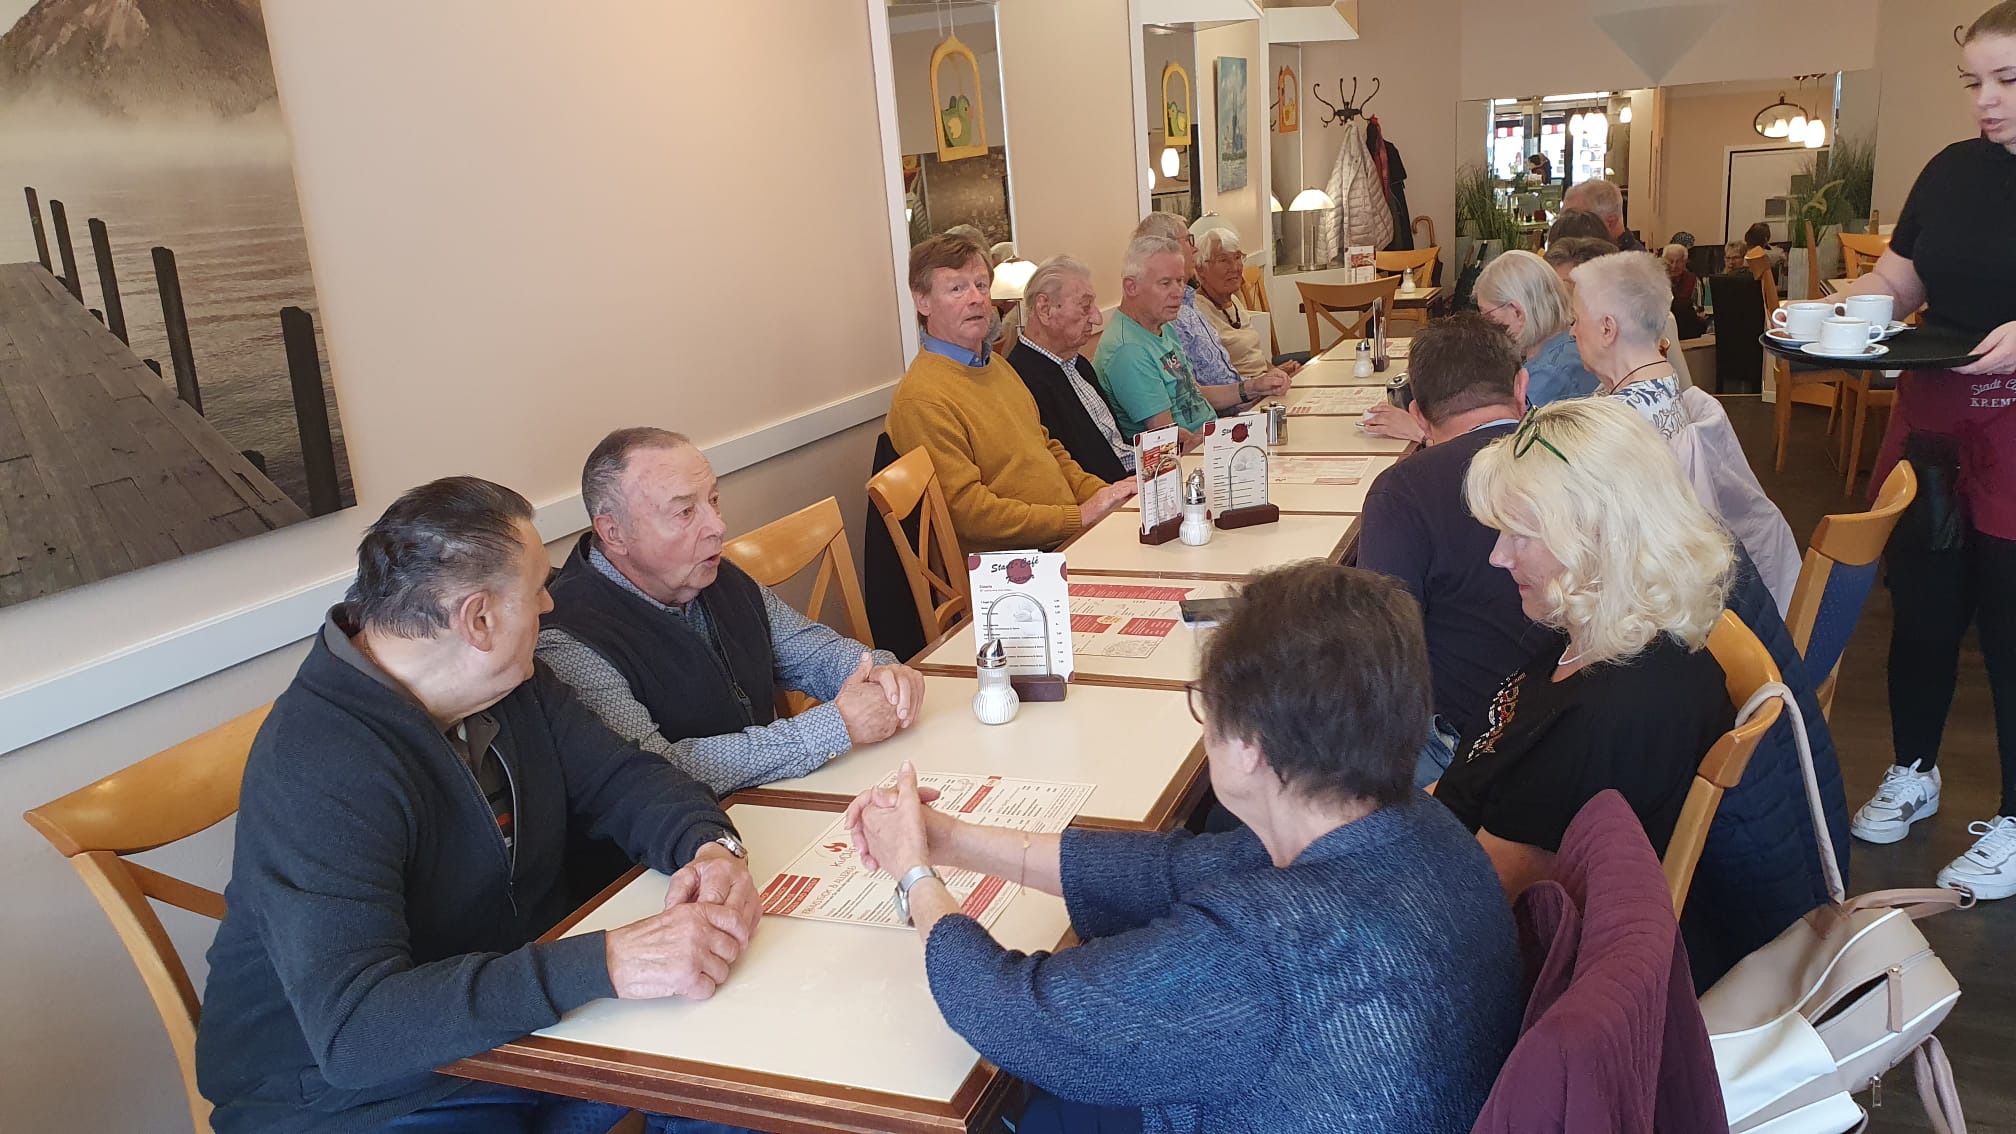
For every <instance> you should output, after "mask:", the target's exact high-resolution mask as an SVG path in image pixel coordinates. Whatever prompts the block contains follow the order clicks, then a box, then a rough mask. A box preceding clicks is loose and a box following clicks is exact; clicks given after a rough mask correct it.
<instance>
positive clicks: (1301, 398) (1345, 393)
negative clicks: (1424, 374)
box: [1273, 370, 1400, 432]
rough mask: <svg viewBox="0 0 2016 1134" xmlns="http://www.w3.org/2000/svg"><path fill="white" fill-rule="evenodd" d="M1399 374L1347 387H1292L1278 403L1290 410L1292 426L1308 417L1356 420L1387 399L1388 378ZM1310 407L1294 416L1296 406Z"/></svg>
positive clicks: (1394, 373)
mask: <svg viewBox="0 0 2016 1134" xmlns="http://www.w3.org/2000/svg"><path fill="white" fill-rule="evenodd" d="M1398 373H1400V371H1398V370H1388V371H1387V372H1386V373H1384V374H1381V375H1379V376H1378V378H1379V380H1378V381H1377V382H1356V383H1353V384H1351V385H1349V386H1295V387H1293V388H1291V389H1290V390H1289V391H1288V392H1287V393H1285V394H1283V395H1281V397H1280V398H1279V399H1273V400H1278V401H1279V402H1280V403H1281V404H1282V405H1284V406H1287V407H1288V408H1289V418H1288V423H1289V426H1290V431H1291V432H1292V431H1293V427H1294V426H1295V425H1296V424H1298V423H1300V422H1302V421H1305V420H1307V419H1308V418H1310V417H1315V416H1322V417H1358V416H1361V415H1363V414H1364V412H1365V410H1366V409H1367V408H1369V407H1370V406H1373V405H1375V404H1379V403H1383V402H1384V401H1385V400H1386V390H1385V388H1384V387H1385V385H1386V382H1387V380H1388V379H1390V378H1392V377H1393V376H1394V375H1396V374H1398ZM1305 405H1306V406H1309V407H1310V408H1309V409H1306V410H1304V411H1303V412H1302V413H1300V414H1296V413H1294V410H1295V408H1296V407H1297V406H1305Z"/></svg>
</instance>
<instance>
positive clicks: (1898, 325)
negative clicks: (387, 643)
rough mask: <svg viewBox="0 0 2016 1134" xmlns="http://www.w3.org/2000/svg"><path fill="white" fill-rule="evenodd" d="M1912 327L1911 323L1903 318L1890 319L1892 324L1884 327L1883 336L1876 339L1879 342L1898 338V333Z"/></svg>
mask: <svg viewBox="0 0 2016 1134" xmlns="http://www.w3.org/2000/svg"><path fill="white" fill-rule="evenodd" d="M1910 329H1911V324H1909V323H1906V322H1905V321H1903V320H1902V319H1892V320H1890V325H1889V326H1887V327H1885V328H1883V337H1882V338H1880V339H1877V340H1876V341H1877V342H1879V343H1881V342H1889V341H1890V340H1891V339H1893V338H1896V337H1897V336H1898V335H1900V334H1902V333H1904V332H1905V331H1908V330H1910Z"/></svg>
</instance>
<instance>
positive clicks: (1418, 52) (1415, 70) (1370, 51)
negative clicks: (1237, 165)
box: [1281, 0, 1468, 345]
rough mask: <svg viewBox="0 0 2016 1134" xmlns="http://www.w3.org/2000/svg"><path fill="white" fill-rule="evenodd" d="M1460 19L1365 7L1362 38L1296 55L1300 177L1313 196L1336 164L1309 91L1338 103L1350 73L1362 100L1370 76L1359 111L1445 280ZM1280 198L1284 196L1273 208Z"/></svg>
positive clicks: (1410, 4)
mask: <svg viewBox="0 0 2016 1134" xmlns="http://www.w3.org/2000/svg"><path fill="white" fill-rule="evenodd" d="M1461 14H1462V5H1461V4H1460V3H1458V0H1364V2H1363V3H1362V4H1361V5H1360V7H1359V21H1360V22H1359V34H1360V35H1361V36H1362V37H1363V38H1361V39H1359V40H1358V41H1357V42H1355V43H1348V42H1347V43H1312V44H1308V45H1306V46H1304V47H1303V49H1302V63H1303V66H1302V76H1301V79H1302V133H1301V138H1302V162H1303V174H1302V175H1303V177H1305V178H1307V179H1308V182H1309V184H1310V185H1314V186H1317V187H1319V188H1320V187H1322V186H1324V185H1325V184H1327V183H1328V182H1329V180H1330V170H1331V169H1332V167H1334V166H1335V165H1336V163H1337V140H1338V134H1339V128H1338V127H1336V126H1324V125H1322V118H1323V115H1325V114H1327V113H1328V111H1327V110H1325V109H1324V107H1323V104H1322V103H1320V102H1317V101H1316V98H1315V96H1314V95H1313V94H1311V93H1310V91H1311V89H1312V88H1313V87H1314V85H1315V84H1317V83H1321V84H1322V85H1323V97H1324V98H1327V99H1329V100H1330V101H1331V102H1332V103H1335V102H1337V100H1338V98H1339V97H1340V96H1339V95H1338V92H1337V85H1338V80H1339V78H1340V77H1341V78H1342V80H1343V85H1344V93H1345V94H1349V93H1350V91H1351V79H1352V76H1354V75H1355V76H1357V77H1358V78H1359V80H1360V81H1359V84H1358V98H1359V100H1360V101H1361V102H1362V101H1363V100H1364V98H1365V96H1366V95H1367V94H1369V93H1370V92H1371V89H1372V78H1373V76H1375V75H1376V76H1378V77H1379V79H1380V87H1379V95H1378V97H1377V98H1376V99H1374V100H1373V101H1372V104H1371V106H1370V108H1369V109H1368V111H1367V112H1368V113H1370V114H1373V115H1376V116H1377V117H1378V119H1379V124H1380V125H1381V126H1382V127H1383V128H1384V129H1385V133H1386V138H1387V140H1388V141H1390V142H1392V143H1393V144H1394V145H1395V146H1397V147H1399V149H1400V156H1401V160H1402V161H1403V162H1405V164H1406V166H1407V207H1408V209H1409V211H1410V213H1411V215H1410V217H1409V218H1408V219H1409V220H1410V221H1411V220H1412V219H1413V217H1416V216H1423V215H1425V216H1428V217H1431V218H1433V219H1434V221H1435V239H1436V240H1437V241H1438V242H1440V244H1441V246H1442V248H1443V253H1442V261H1443V269H1442V270H1443V273H1444V279H1445V281H1449V282H1453V281H1451V280H1450V277H1449V275H1448V273H1449V271H1450V266H1451V265H1452V264H1453V262H1454V260H1455V255H1456V249H1455V243H1456V101H1457V100H1456V89H1457V86H1458V76H1457V62H1458V52H1457V46H1456V45H1457V41H1458V38H1459V37H1458V35H1457V34H1456V30H1455V29H1456V28H1457V25H1458V22H1459V19H1460V18H1461ZM1464 34H1465V35H1467V34H1468V33H1467V31H1466V32H1465V33H1464ZM1288 200H1289V199H1288V198H1286V197H1284V198H1283V199H1282V201H1281V203H1282V204H1283V205H1286V204H1288ZM1289 228H1290V230H1291V231H1290V233H1289V237H1290V239H1291V240H1299V239H1300V233H1299V229H1297V228H1296V222H1294V221H1291V222H1290V223H1289ZM1423 239H1426V237H1425V234H1424V236H1423ZM1284 345H1285V344H1284Z"/></svg>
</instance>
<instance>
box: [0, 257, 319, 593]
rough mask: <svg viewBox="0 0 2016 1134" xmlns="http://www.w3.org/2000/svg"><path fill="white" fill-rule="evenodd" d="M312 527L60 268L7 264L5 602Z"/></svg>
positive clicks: (3, 302) (1, 526)
mask: <svg viewBox="0 0 2016 1134" xmlns="http://www.w3.org/2000/svg"><path fill="white" fill-rule="evenodd" d="M66 259H67V257H66ZM307 518H308V514H307V513H306V512H305V511H303V510H302V509H301V507H300V506H299V505H297V504H295V503H294V502H293V501H292V500H290V499H288V497H287V494H286V493H284V492H282V491H280V488H279V486H277V485H275V484H274V483H273V482H272V481H271V480H269V479H267V477H266V475H265V474H264V473H262V472H260V471H259V470H258V469H257V468H255V467H253V465H252V463H251V462H250V461H248V460H246V459H245V458H244V457H243V456H242V455H240V454H239V452H238V451H237V450H236V449H234V448H233V447H232V446H231V444H230V442H228V441H226V440H225V439H224V436H223V435H222V434H220V433H219V432H217V430H216V428H215V427H214V426H212V425H211V424H210V423H209V422H207V421H205V420H204V419H203V416H202V415H201V414H199V413H197V412H196V410H194V409H193V408H191V407H190V406H189V405H188V404H186V403H185V402H183V401H182V400H181V399H180V398H178V397H177V396H176V391H175V388H174V386H172V385H171V384H169V383H168V382H166V381H164V380H163V379H162V378H161V377H160V376H159V375H157V374H156V373H155V372H154V371H153V370H152V369H150V368H149V367H148V366H147V365H146V363H144V362H142V361H141V360H140V359H139V358H138V357H137V356H135V355H134V353H133V351H132V349H131V348H130V347H128V346H127V345H126V344H125V343H124V342H123V341H121V339H120V338H119V336H117V335H115V334H113V332H112V331H111V330H110V329H108V328H107V327H106V326H105V325H104V324H103V323H100V322H99V321H98V320H97V319H96V318H94V317H93V315H92V313H91V312H90V311H88V310H86V309H85V307H84V306H83V305H82V304H81V303H79V302H78V300H77V299H76V298H75V297H74V296H73V295H72V294H71V293H70V292H69V291H68V290H66V288H65V287H64V285H63V284H62V283H61V282H59V281H58V280H57V279H56V277H55V276H53V275H51V274H50V272H49V270H48V269H47V268H45V267H44V266H43V265H41V264H38V263H26V264H0V606H6V605H8V604H10V603H16V602H22V601H24V600H27V599H31V598H35V597H37V596H39V595H45V594H50V593H52V592H55V591H60V590H64V589H66V588H69V587H74V586H76V585H78V584H80V583H88V582H92V581H93V580H97V579H103V578H107V577H109V576H112V575H117V574H121V573H123V572H126V571H130V570H133V569H135V568H138V567H145V566H147V565H149V564H152V563H159V562H162V561H164V560H168V559H174V558H177V557H179V556H182V555H186V554H188V553H190V552H194V551H201V550H203V549H204V548H209V547H216V546H218V545H220V544H224V543H229V542H231V541H232V540H235V539H239V538H242V537H244V536H248V535H257V534H258V533H260V532H264V531H271V530H272V529H275V528H280V527H284V526H286V525H288V524H292V523H295V522H297V521H300V520H305V519H307Z"/></svg>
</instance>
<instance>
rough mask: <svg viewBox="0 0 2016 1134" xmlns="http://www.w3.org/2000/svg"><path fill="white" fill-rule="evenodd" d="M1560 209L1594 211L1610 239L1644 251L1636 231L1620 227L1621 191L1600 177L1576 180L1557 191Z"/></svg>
mask: <svg viewBox="0 0 2016 1134" xmlns="http://www.w3.org/2000/svg"><path fill="white" fill-rule="evenodd" d="M1561 207H1562V208H1563V209H1581V210H1582V211H1584V212H1590V213H1595V214H1596V215H1597V216H1598V217H1600V218H1601V219H1602V221H1603V227H1604V228H1605V229H1607V230H1608V231H1609V233H1610V242H1611V243H1613V244H1615V245H1616V246H1617V247H1618V248H1619V249H1621V250H1623V251H1625V252H1643V251H1645V242H1644V241H1642V240H1640V239H1638V234H1637V233H1635V232H1632V231H1630V230H1628V229H1626V228H1625V227H1624V191H1623V190H1621V189H1619V188H1617V187H1616V186H1615V185H1612V184H1611V183H1610V182H1608V181H1605V180H1603V179H1602V178H1600V177H1592V178H1590V179H1589V180H1587V181H1581V182H1577V183H1576V184H1575V185H1574V186H1573V187H1571V188H1570V189H1569V190H1568V191H1567V192H1566V193H1563V194H1561Z"/></svg>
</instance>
